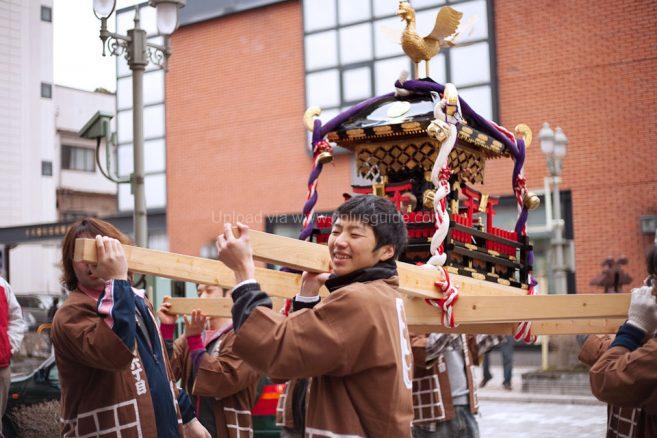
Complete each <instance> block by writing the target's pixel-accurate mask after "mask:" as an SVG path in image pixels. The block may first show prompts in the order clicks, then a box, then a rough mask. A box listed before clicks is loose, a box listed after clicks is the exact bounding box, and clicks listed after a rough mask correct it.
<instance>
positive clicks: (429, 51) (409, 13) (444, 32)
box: [397, 0, 463, 79]
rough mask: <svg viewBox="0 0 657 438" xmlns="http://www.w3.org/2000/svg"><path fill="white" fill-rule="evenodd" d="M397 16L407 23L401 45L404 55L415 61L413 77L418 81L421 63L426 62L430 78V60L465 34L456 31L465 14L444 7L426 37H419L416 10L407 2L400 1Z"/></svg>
mask: <svg viewBox="0 0 657 438" xmlns="http://www.w3.org/2000/svg"><path fill="white" fill-rule="evenodd" d="M397 15H398V16H399V17H401V19H402V20H403V21H405V22H406V29H405V30H404V32H403V33H402V37H401V45H402V49H404V53H406V55H408V57H409V58H411V60H413V77H414V78H415V79H418V76H419V63H420V61H424V62H425V67H426V75H427V77H428V76H429V60H430V59H431V58H433V57H434V56H436V55H437V54H438V53H439V52H440V49H442V48H446V47H453V46H454V45H456V43H455V42H454V38H456V37H457V36H458V35H459V34H462V33H463V32H457V31H456V29H457V28H458V27H459V24H460V23H461V18H462V17H463V13H461V12H459V11H457V10H455V9H453V8H451V7H449V6H443V7H442V8H440V10H439V11H438V14H437V15H436V24H435V25H434V27H433V30H432V31H431V33H430V34H429V35H427V36H425V37H421V36H420V35H418V33H417V30H416V28H415V9H413V7H412V6H411V5H410V3H409V2H408V1H407V0H400V1H399V9H397Z"/></svg>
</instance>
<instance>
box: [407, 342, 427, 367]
mask: <svg viewBox="0 0 657 438" xmlns="http://www.w3.org/2000/svg"><path fill="white" fill-rule="evenodd" d="M410 338H411V351H412V352H413V364H414V365H415V366H416V367H420V368H427V366H428V365H427V335H415V334H411V336H410Z"/></svg>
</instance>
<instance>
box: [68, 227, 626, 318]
mask: <svg viewBox="0 0 657 438" xmlns="http://www.w3.org/2000/svg"><path fill="white" fill-rule="evenodd" d="M124 248H125V251H126V257H127V259H128V267H129V269H130V270H132V271H134V272H141V273H145V274H152V275H157V276H161V277H165V278H171V279H175V280H183V281H191V282H197V283H206V284H217V285H219V286H222V287H226V288H230V287H232V286H233V285H234V284H235V280H234V276H233V273H232V271H231V270H230V269H228V268H227V267H226V266H224V265H223V264H222V263H221V262H219V261H216V260H210V259H204V258H200V257H191V256H185V255H180V254H174V253H167V252H163V251H156V250H149V249H144V248H139V247H134V246H125V245H124ZM74 258H75V260H81V261H86V262H89V263H94V262H96V260H97V259H96V246H95V241H94V240H93V239H77V240H76V251H75V256H74ZM400 265H401V264H400ZM414 268H415V267H414ZM417 269H418V271H420V272H421V274H423V275H426V274H428V271H424V270H422V269H420V268H417ZM409 271H410V270H409ZM407 275H408V276H409V277H412V274H410V273H409V274H407ZM256 278H257V280H258V281H259V283H260V285H261V286H262V288H263V290H265V291H267V292H268V293H269V294H270V295H273V296H278V297H281V298H291V297H293V296H294V295H295V294H296V293H297V291H298V290H299V286H300V282H301V276H300V275H298V274H291V273H287V272H279V271H274V270H270V269H264V268H256ZM400 278H401V275H400ZM472 282H473V283H463V285H464V288H463V289H462V290H461V291H460V292H461V296H460V297H459V299H458V301H457V303H456V305H455V307H454V312H455V316H456V321H457V322H458V323H491V322H512V321H522V320H562V319H592V318H622V317H624V316H625V315H626V314H627V308H628V306H629V295H625V294H608V295H598V294H594V295H583V294H582V295H539V296H531V297H530V296H526V295H518V294H512V295H510V294H508V292H507V291H506V290H502V291H500V290H499V289H498V287H502V288H504V289H510V288H508V287H504V286H500V285H496V284H494V283H489V282H485V281H478V280H472ZM432 285H433V283H432ZM407 287H408V283H407ZM401 290H402V292H406V293H407V295H409V296H410V297H409V298H408V299H407V302H406V312H407V316H408V317H409V319H412V320H413V321H414V323H415V324H417V325H434V324H439V318H438V312H437V310H436V309H435V308H433V307H432V306H428V305H427V304H425V303H424V301H423V300H420V299H415V298H411V297H417V296H418V294H413V293H408V291H407V289H406V288H405V287H403V286H402V288H401ZM479 291H483V292H484V293H482V294H481V296H480V295H479V294H478V292H479ZM416 292H417V290H416ZM496 292H497V293H499V295H496ZM420 296H422V297H437V296H439V294H438V293H437V292H434V291H424V294H422V295H420Z"/></svg>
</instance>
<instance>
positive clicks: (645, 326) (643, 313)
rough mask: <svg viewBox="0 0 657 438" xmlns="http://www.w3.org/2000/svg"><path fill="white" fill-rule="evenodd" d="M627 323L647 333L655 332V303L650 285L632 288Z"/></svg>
mask: <svg viewBox="0 0 657 438" xmlns="http://www.w3.org/2000/svg"><path fill="white" fill-rule="evenodd" d="M627 323H628V324H631V325H633V326H635V327H637V328H639V329H641V330H643V331H644V332H646V333H647V334H649V335H652V334H653V333H654V332H655V329H657V305H656V304H655V296H654V295H653V294H652V288H651V287H648V286H643V287H640V288H636V289H632V298H631V300H630V308H629V310H628V311H627Z"/></svg>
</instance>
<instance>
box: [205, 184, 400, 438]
mask: <svg viewBox="0 0 657 438" xmlns="http://www.w3.org/2000/svg"><path fill="white" fill-rule="evenodd" d="M238 227H239V229H240V233H241V235H240V237H239V238H235V237H234V235H233V232H232V228H231V225H230V224H225V232H224V234H223V235H221V236H219V237H218V238H217V248H218V250H219V260H221V261H222V262H224V263H225V264H226V265H227V266H228V267H229V268H231V269H232V270H233V271H234V273H235V279H236V281H237V283H238V284H237V286H236V287H235V288H234V289H233V292H232V296H233V301H234V305H233V324H234V326H235V330H236V332H237V338H236V340H235V344H234V349H235V352H236V353H237V354H238V355H239V356H240V357H242V358H243V359H244V360H245V361H246V362H248V363H250V364H251V365H253V366H254V367H255V368H257V369H259V370H261V371H263V372H264V373H266V374H268V375H270V376H271V377H272V378H277V379H292V378H308V377H312V383H311V385H310V390H309V394H308V409H307V412H306V422H305V433H306V435H307V436H314V437H326V436H341V435H349V436H368V437H410V436H411V421H412V420H413V405H412V401H411V387H412V380H411V373H412V360H413V359H412V357H411V350H410V342H409V339H408V331H407V326H406V318H405V312H404V303H403V300H402V298H401V297H400V296H399V293H398V290H397V286H398V280H397V269H396V264H395V259H396V258H397V257H398V256H399V254H400V253H401V251H402V250H403V249H404V245H405V244H406V238H407V237H406V236H407V235H406V226H405V224H404V221H403V219H402V217H401V215H400V214H399V212H398V211H397V210H396V209H395V207H394V205H393V204H392V203H391V202H390V201H388V200H386V199H383V198H380V197H376V196H370V195H367V196H357V197H354V198H352V199H350V200H349V201H347V202H345V203H344V204H342V205H341V206H340V207H338V209H337V210H336V212H335V213H334V215H333V228H332V230H331V235H330V237H329V242H328V251H329V254H330V258H331V263H332V266H333V274H331V275H330V276H328V275H326V274H308V273H305V274H304V275H303V280H302V284H301V291H300V293H299V294H298V295H297V296H296V298H295V299H294V301H295V306H298V307H306V309H302V310H298V311H296V312H294V313H291V314H290V315H289V316H287V317H286V316H284V315H281V314H280V313H278V312H275V311H273V310H272V309H271V308H272V302H271V300H270V298H269V297H268V296H267V294H266V293H265V292H263V291H261V290H260V286H259V285H258V283H257V282H256V281H255V266H254V263H253V257H252V251H251V246H250V244H249V236H248V227H246V226H245V225H242V224H238ZM323 283H324V284H325V285H326V287H327V289H328V290H329V292H330V294H329V296H328V297H327V298H326V299H324V300H323V301H321V302H320V298H319V295H318V292H319V289H320V287H321V286H322V284H323Z"/></svg>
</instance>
